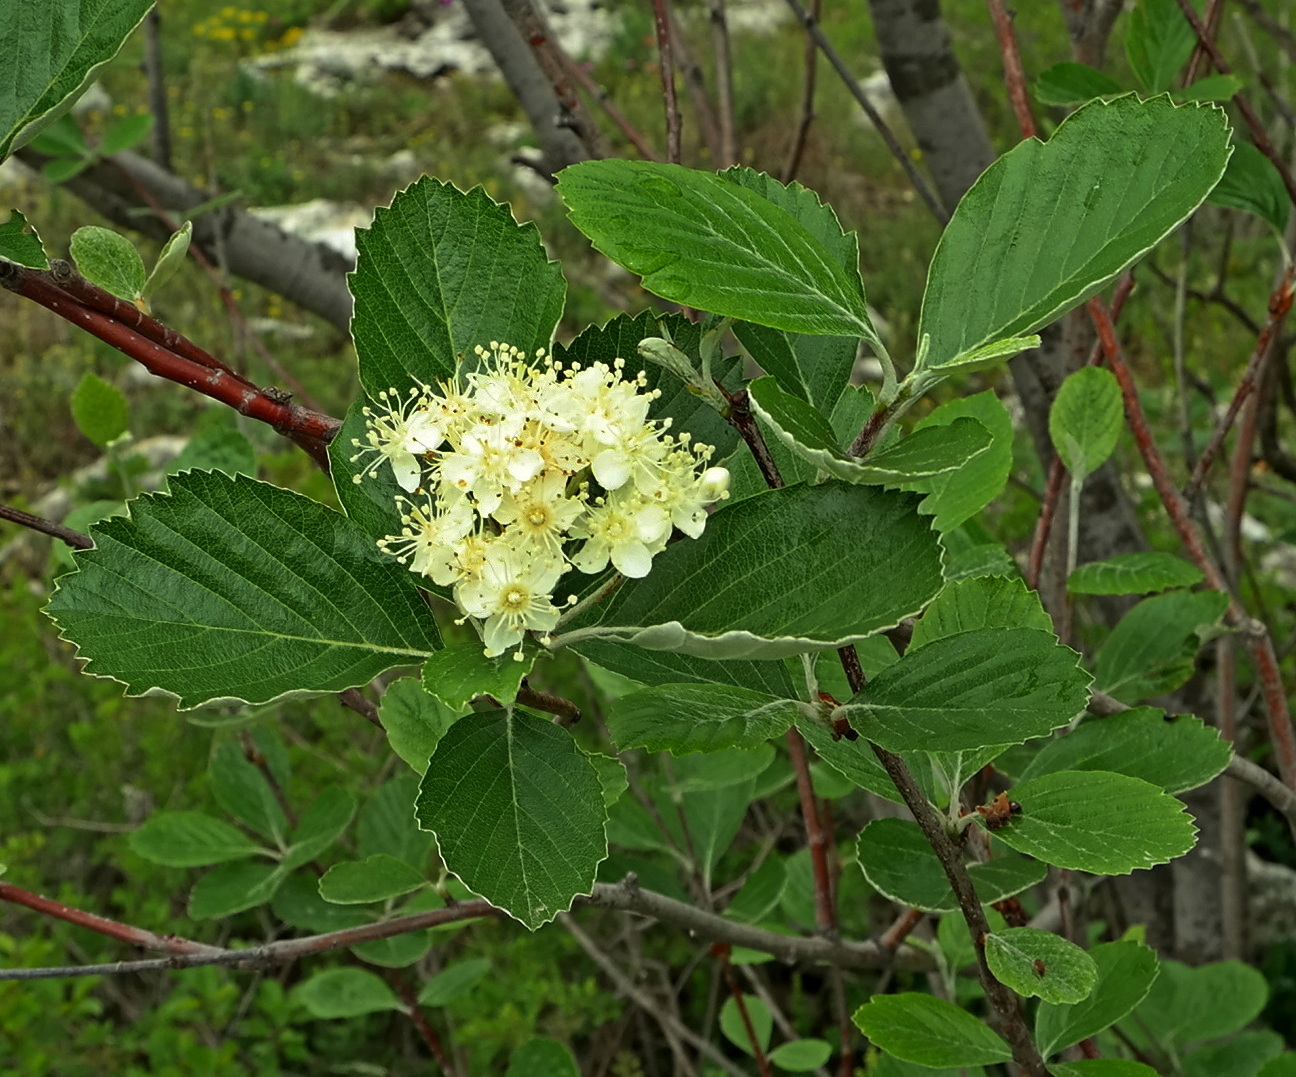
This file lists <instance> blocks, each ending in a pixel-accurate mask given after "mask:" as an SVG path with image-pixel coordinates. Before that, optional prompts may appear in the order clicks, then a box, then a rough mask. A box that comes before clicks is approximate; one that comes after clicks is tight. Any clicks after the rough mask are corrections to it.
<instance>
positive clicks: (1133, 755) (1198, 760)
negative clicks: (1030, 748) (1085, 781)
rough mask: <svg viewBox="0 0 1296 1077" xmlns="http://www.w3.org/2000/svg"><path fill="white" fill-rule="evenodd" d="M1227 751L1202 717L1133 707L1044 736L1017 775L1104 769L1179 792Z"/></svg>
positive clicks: (1212, 772)
mask: <svg viewBox="0 0 1296 1077" xmlns="http://www.w3.org/2000/svg"><path fill="white" fill-rule="evenodd" d="M1231 755H1232V750H1231V749H1230V748H1229V746H1228V742H1227V741H1225V740H1223V739H1222V738H1221V737H1220V735H1219V733H1218V732H1217V731H1216V730H1215V729H1212V728H1211V727H1210V726H1208V725H1206V724H1205V723H1204V722H1203V721H1202V720H1201V719H1200V718H1196V717H1194V716H1193V715H1191V714H1180V715H1174V716H1169V715H1167V714H1166V713H1165V711H1162V710H1160V709H1158V708H1156V707H1135V708H1134V709H1132V710H1128V711H1122V712H1121V713H1120V714H1113V715H1111V716H1110V717H1107V718H1089V719H1086V720H1085V721H1084V722H1083V723H1081V724H1080V725H1079V726H1078V727H1076V729H1074V730H1073V731H1072V732H1070V733H1069V734H1067V735H1066V736H1065V737H1055V738H1054V739H1052V740H1050V741H1048V743H1046V744H1045V745H1044V747H1043V748H1041V749H1040V751H1039V753H1038V754H1037V755H1036V756H1035V758H1034V759H1032V760H1031V762H1030V763H1029V764H1028V765H1027V766H1026V769H1025V770H1023V771H1022V773H1021V775H1020V779H1021V780H1022V781H1028V780H1030V779H1031V778H1039V777H1043V776H1044V775H1045V774H1052V773H1055V772H1056V771H1059V770H1103V771H1113V772H1115V773H1117V774H1128V775H1130V776H1131V777H1133V778H1142V779H1143V780H1144V781H1145V782H1151V783H1152V784H1153V785H1159V786H1160V787H1161V788H1162V789H1164V790H1165V791H1166V792H1167V793H1182V792H1184V791H1185V790H1188V789H1196V788H1197V787H1198V786H1199V785H1205V784H1206V783H1207V782H1208V781H1210V780H1211V779H1212V778H1213V777H1215V776H1216V775H1217V774H1219V773H1220V772H1222V771H1223V770H1224V768H1225V767H1226V766H1228V761H1229V758H1230V756H1231Z"/></svg>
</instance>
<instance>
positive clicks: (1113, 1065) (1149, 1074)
mask: <svg viewBox="0 0 1296 1077" xmlns="http://www.w3.org/2000/svg"><path fill="white" fill-rule="evenodd" d="M1049 1073H1050V1074H1051V1075H1052V1077H1158V1074H1157V1071H1156V1070H1154V1069H1153V1068H1152V1067H1151V1066H1145V1065H1144V1064H1143V1063H1142V1062H1132V1061H1130V1060H1129V1059H1128V1058H1083V1059H1081V1060H1080V1061H1078V1062H1054V1063H1053V1065H1051V1066H1049Z"/></svg>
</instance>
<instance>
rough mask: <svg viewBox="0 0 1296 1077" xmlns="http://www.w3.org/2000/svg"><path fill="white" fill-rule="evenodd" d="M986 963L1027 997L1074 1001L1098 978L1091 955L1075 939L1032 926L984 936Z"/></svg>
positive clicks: (1051, 1000) (996, 976)
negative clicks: (1069, 939)
mask: <svg viewBox="0 0 1296 1077" xmlns="http://www.w3.org/2000/svg"><path fill="white" fill-rule="evenodd" d="M986 964H988V965H989V966H990V971H991V972H993V973H994V976H995V979H996V980H998V981H999V982H1000V983H1002V984H1004V985H1006V986H1007V987H1009V988H1011V989H1012V990H1013V991H1016V992H1017V994H1019V995H1021V996H1023V997H1025V998H1029V997H1030V996H1032V995H1038V996H1039V997H1040V998H1041V999H1043V1000H1044V1001H1045V1002H1053V1003H1075V1002H1081V1001H1083V1000H1084V999H1086V998H1088V997H1089V995H1090V994H1091V993H1092V992H1093V989H1094V986H1095V985H1096V984H1097V982H1098V966H1097V965H1096V964H1094V959H1093V958H1092V957H1090V956H1089V955H1088V954H1087V953H1085V952H1084V951H1083V950H1082V949H1080V947H1079V946H1077V945H1076V944H1075V943H1073V942H1070V941H1068V940H1067V939H1064V938H1062V937H1061V936H1060V935H1054V934H1053V933H1052V932H1051V931H1039V930H1037V929H1036V928H1033V927H1012V928H1008V929H1007V930H1005V931H996V932H994V933H992V934H991V935H990V936H989V937H988V938H987V939H986Z"/></svg>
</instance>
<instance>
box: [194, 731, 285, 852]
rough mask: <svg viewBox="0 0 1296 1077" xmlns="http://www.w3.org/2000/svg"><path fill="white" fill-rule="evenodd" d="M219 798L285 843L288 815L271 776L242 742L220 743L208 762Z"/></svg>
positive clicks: (254, 827) (268, 835)
mask: <svg viewBox="0 0 1296 1077" xmlns="http://www.w3.org/2000/svg"><path fill="white" fill-rule="evenodd" d="M207 776H208V778H209V779H210V780H211V787H212V794H213V795H214V796H215V797H216V802H217V803H218V804H219V805H220V806H221V807H222V808H224V809H225V811H227V812H229V814H230V815H232V816H234V818H236V819H238V820H239V822H241V823H243V824H244V825H245V826H247V827H249V828H250V829H252V830H255V831H256V832H257V833H258V834H260V835H261V836H262V837H263V838H265V839H267V840H268V841H272V842H274V843H275V844H276V845H282V844H283V842H284V839H285V837H286V836H287V833H288V818H287V816H285V815H284V810H283V808H282V807H281V806H280V804H279V799H278V797H276V796H275V794H274V790H273V789H272V788H271V786H270V782H269V779H267V777H266V775H265V773H264V772H263V771H262V770H261V768H260V767H258V766H257V765H256V764H254V763H252V762H251V761H250V760H249V759H248V758H247V756H246V755H245V754H244V752H243V748H242V747H241V746H240V745H239V742H238V741H236V740H233V739H225V740H222V741H220V742H219V743H217V745H216V747H215V748H214V749H213V751H212V755H211V760H210V761H209V762H208V764H207Z"/></svg>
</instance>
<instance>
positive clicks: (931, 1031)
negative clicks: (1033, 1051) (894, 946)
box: [854, 992, 1012, 1067]
mask: <svg viewBox="0 0 1296 1077" xmlns="http://www.w3.org/2000/svg"><path fill="white" fill-rule="evenodd" d="M854 1021H855V1024H856V1025H858V1026H859V1028H860V1031H862V1032H863V1033H864V1035H866V1036H867V1037H868V1038H869V1039H870V1040H872V1041H873V1043H874V1045H875V1046H877V1047H878V1048H880V1049H881V1050H883V1051H886V1052H888V1053H889V1054H893V1055H895V1056H896V1057H897V1058H900V1059H903V1060H904V1061H906V1062H916V1063H917V1064H918V1065H920V1066H932V1067H936V1066H982V1065H985V1066H988V1065H993V1064H994V1063H996V1062H1007V1061H1008V1060H1009V1059H1010V1058H1012V1051H1010V1050H1009V1049H1008V1045H1007V1044H1006V1043H1004V1041H1003V1040H1001V1039H1000V1038H999V1037H998V1036H996V1035H995V1034H994V1033H993V1032H992V1031H991V1030H990V1029H989V1028H988V1027H987V1026H986V1025H985V1024H983V1023H982V1022H981V1021H979V1020H977V1018H975V1017H973V1016H972V1015H971V1014H970V1013H968V1012H967V1010H965V1009H963V1008H962V1007H960V1006H955V1005H954V1003H952V1002H946V1001H945V1000H944V999H938V998H933V997H932V996H931V995H920V994H916V993H912V992H911V993H907V994H900V995H874V996H873V998H872V999H870V1000H869V1001H868V1002H866V1003H865V1004H864V1005H863V1006H861V1007H860V1008H859V1009H858V1010H856V1011H855V1016H854Z"/></svg>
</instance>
